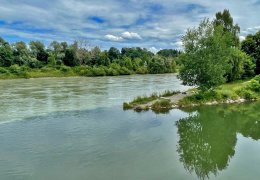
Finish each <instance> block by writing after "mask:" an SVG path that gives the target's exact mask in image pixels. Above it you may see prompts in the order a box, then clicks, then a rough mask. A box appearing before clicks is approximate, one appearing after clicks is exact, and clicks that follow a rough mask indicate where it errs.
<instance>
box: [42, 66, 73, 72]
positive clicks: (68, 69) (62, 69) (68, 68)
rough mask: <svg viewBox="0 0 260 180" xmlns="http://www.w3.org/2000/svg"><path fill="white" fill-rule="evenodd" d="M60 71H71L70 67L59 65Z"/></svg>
mask: <svg viewBox="0 0 260 180" xmlns="http://www.w3.org/2000/svg"><path fill="white" fill-rule="evenodd" d="M42 69H43V68H42ZM60 71H62V72H64V73H66V72H69V71H71V68H70V67H68V66H61V67H60Z"/></svg>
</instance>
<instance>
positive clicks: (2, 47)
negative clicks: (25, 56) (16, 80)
mask: <svg viewBox="0 0 260 180" xmlns="http://www.w3.org/2000/svg"><path fill="white" fill-rule="evenodd" d="M13 59H14V57H13V51H12V49H11V46H10V45H9V43H8V42H5V41H4V40H2V42H1V43H0V67H9V66H11V65H12V64H13Z"/></svg>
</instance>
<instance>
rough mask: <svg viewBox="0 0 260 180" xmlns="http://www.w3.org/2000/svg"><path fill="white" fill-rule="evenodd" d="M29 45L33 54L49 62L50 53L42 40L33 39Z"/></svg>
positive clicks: (40, 59)
mask: <svg viewBox="0 0 260 180" xmlns="http://www.w3.org/2000/svg"><path fill="white" fill-rule="evenodd" d="M29 46H30V49H31V56H32V57H35V58H37V60H39V61H41V62H43V63H45V64H47V59H48V53H47V52H46V50H45V45H44V44H43V43H42V42H40V41H31V42H30V43H29Z"/></svg>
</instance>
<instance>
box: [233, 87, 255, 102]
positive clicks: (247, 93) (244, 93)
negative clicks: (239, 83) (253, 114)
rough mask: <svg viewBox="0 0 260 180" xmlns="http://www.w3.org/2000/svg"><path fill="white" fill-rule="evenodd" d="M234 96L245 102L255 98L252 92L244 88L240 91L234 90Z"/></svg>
mask: <svg viewBox="0 0 260 180" xmlns="http://www.w3.org/2000/svg"><path fill="white" fill-rule="evenodd" d="M236 94H237V95H238V96H240V97H243V98H245V99H246V100H250V99H256V98H257V97H256V95H255V93H254V92H252V91H251V90H249V89H246V88H240V89H238V90H236Z"/></svg>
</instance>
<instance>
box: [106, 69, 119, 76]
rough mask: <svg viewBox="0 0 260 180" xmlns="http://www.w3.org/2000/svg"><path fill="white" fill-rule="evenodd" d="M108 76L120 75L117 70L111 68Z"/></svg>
mask: <svg viewBox="0 0 260 180" xmlns="http://www.w3.org/2000/svg"><path fill="white" fill-rule="evenodd" d="M107 75H108V76H117V75H119V73H118V71H117V70H115V69H113V68H112V67H110V68H109V69H108V72H107Z"/></svg>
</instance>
